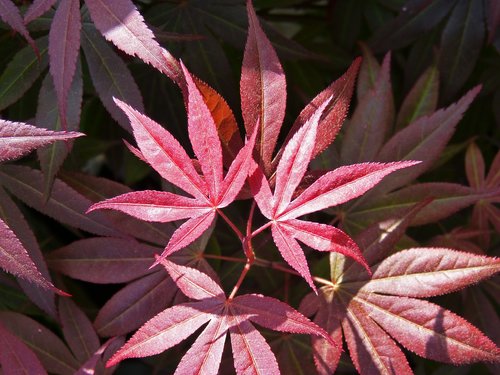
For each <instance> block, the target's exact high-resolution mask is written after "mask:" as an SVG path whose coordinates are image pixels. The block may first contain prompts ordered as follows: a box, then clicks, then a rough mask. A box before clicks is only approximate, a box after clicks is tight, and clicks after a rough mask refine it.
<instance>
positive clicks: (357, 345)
mask: <svg viewBox="0 0 500 375" xmlns="http://www.w3.org/2000/svg"><path fill="white" fill-rule="evenodd" d="M342 328H343V329H344V332H345V338H346V341H347V346H348V347H349V353H350V355H351V358H352V361H353V363H354V365H355V366H356V370H358V372H359V373H360V374H394V375H397V374H412V373H413V371H412V370H411V368H410V366H409V364H408V361H407V360H406V357H405V355H404V354H403V352H402V351H401V349H399V347H398V346H397V345H396V343H395V342H394V340H393V339H392V338H391V337H390V336H389V335H388V334H387V333H386V332H384V331H383V330H382V329H381V328H380V327H379V326H378V325H377V324H376V323H375V322H374V321H373V320H372V319H371V318H370V317H369V316H368V314H367V313H366V311H365V310H363V307H362V306H360V304H358V303H356V302H352V303H351V304H350V305H349V312H348V315H347V320H344V321H343V324H342Z"/></svg>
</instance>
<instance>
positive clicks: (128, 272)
mask: <svg viewBox="0 0 500 375" xmlns="http://www.w3.org/2000/svg"><path fill="white" fill-rule="evenodd" d="M103 249H105V251H103ZM159 250H160V249H159V248H155V247H152V246H149V245H143V244H140V243H139V242H136V241H133V240H130V239H121V238H107V237H95V238H87V239H83V240H79V241H75V242H73V243H71V244H69V245H67V246H64V247H62V248H59V249H57V250H55V251H52V252H51V253H50V254H49V255H48V256H47V262H48V264H49V266H50V268H51V269H53V270H55V271H58V272H61V273H62V274H64V275H68V276H70V277H71V278H73V279H78V280H83V281H87V282H91V283H98V284H113V283H125V282H128V281H131V280H134V279H137V278H139V277H141V276H144V275H146V274H147V273H150V272H151V271H149V270H148V268H149V266H150V265H151V260H152V259H153V257H154V254H156V253H158V251H159Z"/></svg>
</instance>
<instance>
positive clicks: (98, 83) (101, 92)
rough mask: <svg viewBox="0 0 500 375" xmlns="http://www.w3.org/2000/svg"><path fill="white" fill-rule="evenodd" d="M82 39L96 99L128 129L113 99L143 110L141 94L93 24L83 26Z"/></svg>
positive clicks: (130, 75)
mask: <svg viewBox="0 0 500 375" xmlns="http://www.w3.org/2000/svg"><path fill="white" fill-rule="evenodd" d="M81 42H82V49H83V52H84V54H85V60H86V61H87V64H88V67H89V73H90V78H92V83H93V84H94V87H95V89H96V92H97V95H98V96H99V99H101V101H102V104H103V105H104V106H105V107H106V109H107V110H108V112H109V113H110V115H111V116H112V117H113V118H114V119H115V120H116V121H117V122H118V124H120V126H121V127H122V128H124V129H125V130H127V131H129V132H130V131H131V130H132V129H131V127H130V123H129V121H128V119H127V117H126V116H125V114H124V113H123V111H121V110H120V109H118V108H117V107H116V104H115V102H114V101H113V97H115V98H117V99H120V100H121V101H124V102H126V103H129V104H130V105H131V106H132V107H134V108H136V109H137V110H138V111H139V112H144V105H143V103H142V95H141V92H140V91H139V87H138V86H137V83H136V82H135V80H134V78H133V77H132V74H131V73H130V70H129V69H128V67H127V65H126V64H125V63H124V62H123V60H122V59H121V58H120V57H118V55H117V54H116V53H115V52H114V51H113V49H112V48H111V46H110V45H109V44H108V43H107V42H106V41H105V40H104V39H103V38H102V37H101V35H100V34H99V32H98V31H97V30H96V29H95V28H94V27H93V25H91V24H86V25H84V26H83V28H82V41H81Z"/></svg>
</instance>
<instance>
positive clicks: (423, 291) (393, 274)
mask: <svg viewBox="0 0 500 375" xmlns="http://www.w3.org/2000/svg"><path fill="white" fill-rule="evenodd" d="M499 271H500V259H495V258H488V257H485V256H481V255H475V254H470V253H465V252H459V251H454V250H451V249H444V248H413V249H409V250H404V251H400V252H398V253H396V254H394V255H392V256H390V257H389V258H387V259H385V260H384V261H382V263H381V264H380V265H379V266H377V268H376V270H375V271H374V273H373V276H372V279H371V280H370V281H369V282H368V283H367V284H366V285H365V286H363V287H362V290H363V291H367V292H375V293H384V294H386V293H390V294H393V295H399V296H407V297H434V296H437V295H441V294H445V293H450V292H453V291H455V290H459V289H462V288H464V287H465V286H467V285H471V284H474V283H477V282H479V281H481V280H483V279H485V278H488V277H490V276H492V275H494V274H495V273H497V272H499Z"/></svg>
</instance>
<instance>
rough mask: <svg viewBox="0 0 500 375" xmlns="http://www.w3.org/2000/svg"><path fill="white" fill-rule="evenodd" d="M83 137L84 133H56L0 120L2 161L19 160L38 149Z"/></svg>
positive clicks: (0, 158)
mask: <svg viewBox="0 0 500 375" xmlns="http://www.w3.org/2000/svg"><path fill="white" fill-rule="evenodd" d="M82 135H83V134H82V133H76V132H55V131H51V130H46V129H39V128H37V127H35V126H32V125H28V124H25V123H21V122H10V121H6V120H0V161H6V160H12V159H17V158H20V157H21V156H23V155H25V154H27V153H29V152H30V151H32V150H34V149H36V148H38V147H42V146H44V145H47V144H49V143H52V142H55V141H57V140H66V139H71V138H77V137H81V136H82Z"/></svg>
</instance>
